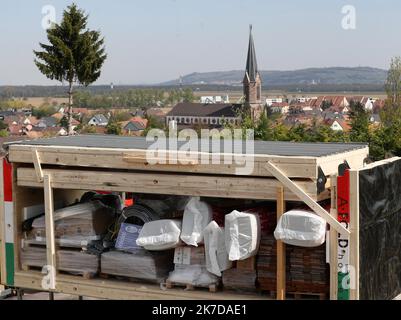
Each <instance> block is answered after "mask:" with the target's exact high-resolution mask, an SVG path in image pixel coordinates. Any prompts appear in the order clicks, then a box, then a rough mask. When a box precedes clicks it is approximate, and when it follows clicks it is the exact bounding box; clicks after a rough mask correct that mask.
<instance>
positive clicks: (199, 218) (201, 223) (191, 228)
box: [181, 197, 212, 247]
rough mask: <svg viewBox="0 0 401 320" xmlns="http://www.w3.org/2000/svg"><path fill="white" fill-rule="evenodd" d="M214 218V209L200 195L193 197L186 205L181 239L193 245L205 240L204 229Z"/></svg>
mask: <svg viewBox="0 0 401 320" xmlns="http://www.w3.org/2000/svg"><path fill="white" fill-rule="evenodd" d="M211 220H212V209H211V207H210V206H209V205H208V204H207V203H206V202H203V201H200V199H199V197H194V198H192V199H191V200H190V201H189V202H188V204H187V205H186V207H185V210H184V217H183V220H182V233H181V240H182V241H184V242H185V243H186V244H188V245H191V246H195V247H196V246H198V244H200V243H202V242H203V230H204V229H205V228H206V226H207V225H208V224H209V222H210V221H211Z"/></svg>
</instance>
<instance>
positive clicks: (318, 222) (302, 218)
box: [274, 210, 326, 247]
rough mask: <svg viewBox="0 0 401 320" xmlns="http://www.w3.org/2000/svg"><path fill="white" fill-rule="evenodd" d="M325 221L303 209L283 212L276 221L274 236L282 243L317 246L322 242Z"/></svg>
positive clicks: (323, 239) (324, 233) (324, 232)
mask: <svg viewBox="0 0 401 320" xmlns="http://www.w3.org/2000/svg"><path fill="white" fill-rule="evenodd" d="M325 236H326V221H325V220H324V219H323V218H321V217H319V216H318V215H316V214H314V213H312V212H309V211H303V210H291V211H288V212H286V213H284V214H283V215H282V216H281V218H280V220H279V222H278V223H277V227H276V230H275V231H274V237H275V238H276V239H277V240H281V241H283V242H284V243H287V244H290V245H294V246H300V247H317V246H320V245H322V244H323V243H324V241H325Z"/></svg>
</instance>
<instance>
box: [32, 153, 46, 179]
mask: <svg viewBox="0 0 401 320" xmlns="http://www.w3.org/2000/svg"><path fill="white" fill-rule="evenodd" d="M32 159H33V165H34V167H35V171H36V176H37V178H38V181H39V182H42V181H43V171H42V166H41V164H40V157H39V152H38V150H37V149H33V150H32Z"/></svg>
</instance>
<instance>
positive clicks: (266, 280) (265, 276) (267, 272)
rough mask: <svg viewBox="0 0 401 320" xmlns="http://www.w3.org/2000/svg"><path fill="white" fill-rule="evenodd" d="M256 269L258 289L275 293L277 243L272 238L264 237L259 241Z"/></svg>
mask: <svg viewBox="0 0 401 320" xmlns="http://www.w3.org/2000/svg"><path fill="white" fill-rule="evenodd" d="M256 269H257V275H258V285H259V287H260V289H261V290H266V291H275V290H276V289H277V284H276V277H277V243H276V239H274V236H272V235H270V236H264V237H262V238H261V239H260V246H259V252H258V256H257V263H256ZM287 269H288V267H287ZM287 275H288V272H287ZM287 283H288V277H287Z"/></svg>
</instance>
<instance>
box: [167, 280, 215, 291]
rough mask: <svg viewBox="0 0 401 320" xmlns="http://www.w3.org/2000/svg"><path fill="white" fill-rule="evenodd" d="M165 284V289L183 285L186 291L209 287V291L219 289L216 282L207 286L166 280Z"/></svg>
mask: <svg viewBox="0 0 401 320" xmlns="http://www.w3.org/2000/svg"><path fill="white" fill-rule="evenodd" d="M165 285H166V288H167V289H173V288H175V287H185V290H188V291H193V290H195V289H196V288H207V289H209V292H217V291H218V289H219V284H218V283H214V284H209V285H208V286H194V285H193V284H189V283H180V282H172V281H170V280H166V283H165Z"/></svg>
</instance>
